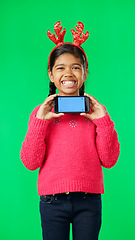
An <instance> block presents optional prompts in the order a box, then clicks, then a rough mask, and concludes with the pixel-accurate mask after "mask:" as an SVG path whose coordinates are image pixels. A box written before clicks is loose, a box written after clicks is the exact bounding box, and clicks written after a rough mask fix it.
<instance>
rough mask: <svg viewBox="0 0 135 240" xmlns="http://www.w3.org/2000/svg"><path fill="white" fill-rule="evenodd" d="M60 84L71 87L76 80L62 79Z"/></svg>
mask: <svg viewBox="0 0 135 240" xmlns="http://www.w3.org/2000/svg"><path fill="white" fill-rule="evenodd" d="M61 84H62V85H64V86H65V87H73V86H74V85H76V84H77V81H75V80H63V81H61Z"/></svg>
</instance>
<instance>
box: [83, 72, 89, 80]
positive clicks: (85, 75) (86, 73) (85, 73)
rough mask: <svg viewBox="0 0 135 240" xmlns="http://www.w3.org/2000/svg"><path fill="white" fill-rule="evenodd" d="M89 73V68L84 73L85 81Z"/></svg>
mask: <svg viewBox="0 0 135 240" xmlns="http://www.w3.org/2000/svg"><path fill="white" fill-rule="evenodd" d="M87 75H88V69H86V70H85V72H84V75H83V81H84V82H85V81H86V79H87Z"/></svg>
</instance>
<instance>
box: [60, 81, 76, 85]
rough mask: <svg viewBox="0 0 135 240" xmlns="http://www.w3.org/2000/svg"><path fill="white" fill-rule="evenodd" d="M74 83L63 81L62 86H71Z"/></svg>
mask: <svg viewBox="0 0 135 240" xmlns="http://www.w3.org/2000/svg"><path fill="white" fill-rule="evenodd" d="M74 83H75V82H74V81H63V82H62V84H64V85H73V84H74Z"/></svg>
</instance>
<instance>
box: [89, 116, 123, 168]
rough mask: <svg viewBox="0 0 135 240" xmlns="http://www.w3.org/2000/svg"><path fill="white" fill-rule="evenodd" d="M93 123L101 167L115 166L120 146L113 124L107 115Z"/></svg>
mask: <svg viewBox="0 0 135 240" xmlns="http://www.w3.org/2000/svg"><path fill="white" fill-rule="evenodd" d="M93 122H94V124H95V125H96V147H97V152H98V155H99V159H100V161H101V165H102V166H103V167H105V168H111V167H113V166H114V165H115V164H116V162H117V160H118V157H119V153H120V144H119V142H118V137H117V132H116V131H115V129H114V123H113V121H112V120H111V118H110V116H109V114H108V113H107V114H106V115H105V116H104V117H102V118H98V119H95V120H93Z"/></svg>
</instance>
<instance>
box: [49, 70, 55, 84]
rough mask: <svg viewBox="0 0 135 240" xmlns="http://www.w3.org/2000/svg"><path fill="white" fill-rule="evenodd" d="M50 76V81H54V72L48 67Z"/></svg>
mask: <svg viewBox="0 0 135 240" xmlns="http://www.w3.org/2000/svg"><path fill="white" fill-rule="evenodd" d="M48 76H49V78H50V81H51V82H54V77H53V74H52V72H51V71H50V69H48Z"/></svg>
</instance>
